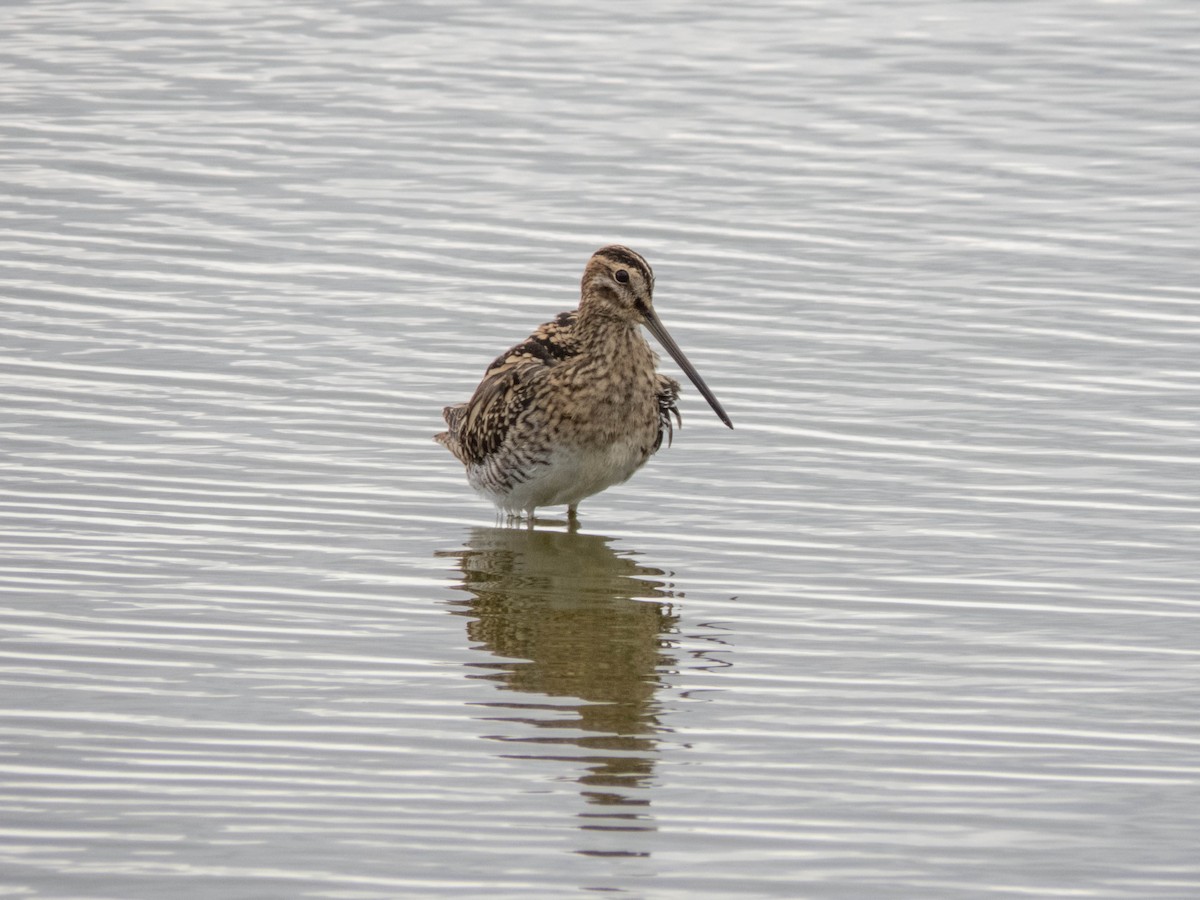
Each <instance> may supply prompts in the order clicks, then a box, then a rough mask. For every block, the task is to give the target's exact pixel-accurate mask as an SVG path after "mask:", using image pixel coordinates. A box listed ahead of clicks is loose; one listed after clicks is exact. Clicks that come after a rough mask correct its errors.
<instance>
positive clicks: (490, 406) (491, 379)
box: [436, 245, 733, 518]
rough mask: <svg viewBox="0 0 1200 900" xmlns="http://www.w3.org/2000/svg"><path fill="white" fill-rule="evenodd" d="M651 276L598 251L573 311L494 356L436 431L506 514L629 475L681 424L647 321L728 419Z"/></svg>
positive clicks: (611, 252)
mask: <svg viewBox="0 0 1200 900" xmlns="http://www.w3.org/2000/svg"><path fill="white" fill-rule="evenodd" d="M653 291H654V273H653V272H652V271H651V270H650V266H649V265H648V264H647V263H646V261H645V260H644V259H643V258H642V257H641V256H640V255H638V254H637V253H634V252H633V251H632V250H630V249H628V248H627V247H621V246H616V245H614V246H609V247H603V248H601V249H600V250H598V251H596V253H595V254H594V255H593V256H592V258H591V259H590V260H589V261H588V264H587V267H586V268H585V269H584V273H583V282H582V287H581V298H580V303H579V308H578V309H576V310H574V311H572V312H566V313H562V314H560V315H559V316H558V317H557V318H556V319H555V320H554V321H552V322H547V323H545V324H544V325H541V326H539V327H538V329H537V330H536V331H535V332H534V333H533V334H532V335H530V336H529V337H528V338H527V339H526V340H525V341H523V342H522V343H520V344H517V345H516V346H515V347H513V348H512V349H510V350H509V351H508V352H507V353H505V354H504V355H502V356H500V357H499V358H497V359H496V360H495V361H494V362H493V363H492V364H491V365H490V366H488V369H487V371H486V372H485V373H484V376H483V380H482V381H481V382H480V384H479V387H478V388H477V389H476V390H475V394H474V396H472V397H471V399H470V400H468V401H467V402H466V403H460V404H458V405H457V406H448V407H446V409H445V410H444V411H443V415H444V416H445V419H446V424H447V425H448V426H449V428H448V430H447V431H444V432H442V433H441V434H439V435H437V437H436V440H437V441H438V442H439V443H441V444H444V445H445V446H446V447H447V448H448V449H449V450H450V452H451V453H453V454H454V455H455V456H456V457H458V459H459V460H460V461H461V462H462V463H463V464H464V465H465V466H466V469H467V479H468V481H469V482H470V483H471V486H472V487H474V488H475V489H476V490H477V491H479V492H480V493H482V494H484V495H485V496H487V497H488V498H489V499H491V500H492V501H493V502H494V503H495V504H496V506H497V507H499V508H500V509H501V510H504V511H505V512H508V513H510V514H517V513H522V512H523V513H525V514H526V515H528V516H530V517H531V518H532V516H533V511H534V510H535V509H536V508H537V507H539V506H557V505H561V504H566V505H567V507H568V509H569V512H570V515H571V517H572V518H574V516H575V513H576V508H577V506H578V504H579V501H580V500H582V499H583V498H585V497H589V496H591V495H592V494H595V493H598V492H599V491H602V490H604V489H605V488H607V487H610V486H611V485H614V484H619V483H620V482H622V481H625V480H626V479H627V478H629V476H630V475H632V474H633V473H634V472H635V471H637V470H638V469H639V468H641V467H642V465H644V464H645V462H646V460H648V459H649V458H650V457H651V456H652V455H653V454H654V452H655V451H656V450H658V448H659V447H660V446H661V445H662V440H663V436H664V434H665V435H666V437H667V442H668V444H670V441H671V437H672V428H671V416H672V415H674V416H675V419H676V421H678V420H679V410H678V409H677V407H676V400H677V399H678V397H679V383H678V382H677V381H675V380H674V379H672V378H668V377H667V376H666V375H661V374H659V373H657V372H656V371H655V364H656V357H655V355H654V352H653V351H652V350H651V349H650V345H649V344H647V343H646V340H645V338H644V337H642V334H641V331H640V329H639V328H638V326H639V325H645V326H646V327H647V328H648V329H649V330H650V331H651V333H653V334H654V336H655V337H656V338H658V340H659V342H660V343H661V344H662V345H663V346H664V347H665V348H666V349H667V351H668V352H669V353H670V354H671V356H672V358H674V359H675V361H676V362H677V363H678V364H679V366H680V368H682V369H683V370H684V372H686V373H687V375H688V377H689V378H691V380H692V382H693V383H694V384H695V385H696V387H697V388H698V389H699V390H700V392H701V394H703V395H704V397H705V399H706V400H708V402H709V404H710V405H711V406H712V408H713V410H714V411H715V412H716V413H717V415H718V416H720V417H721V420H722V421H723V422H725V424H726V425H729V427H730V428H732V427H733V425H732V424H731V423H730V421H729V417H728V416H727V415H726V414H725V411H724V410H723V409H722V408H721V405H720V404H719V403H718V402H717V400H716V398H715V397H714V396H713V395H712V392H711V391H709V389H708V387H707V385H705V384H704V382H703V381H702V380H701V378H700V376H699V375H698V374H697V373H696V370H695V369H694V368H693V367H692V365H691V364H690V363H689V362H688V361H687V359H686V357H684V355H683V353H682V352H681V351H680V350H679V347H678V346H677V345H676V344H675V342H674V341H673V340H672V339H671V337H670V335H669V334H668V333H667V332H666V329H664V328H663V326H662V323H661V322H659V320H658V316H657V315H656V314H655V312H654V309H653V306H652V305H651V304H652V296H653Z"/></svg>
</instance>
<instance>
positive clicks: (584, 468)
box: [481, 441, 649, 513]
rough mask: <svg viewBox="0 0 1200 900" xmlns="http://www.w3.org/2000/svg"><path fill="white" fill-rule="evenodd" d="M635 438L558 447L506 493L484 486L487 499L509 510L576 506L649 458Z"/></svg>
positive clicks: (530, 511)
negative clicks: (600, 444) (601, 444)
mask: <svg viewBox="0 0 1200 900" xmlns="http://www.w3.org/2000/svg"><path fill="white" fill-rule="evenodd" d="M648 458H649V457H648V455H647V454H646V453H645V452H644V451H643V449H642V447H641V446H640V445H639V444H638V443H637V442H634V441H617V442H615V443H612V444H609V445H607V446H604V447H589V448H574V447H562V446H560V447H556V448H555V449H554V450H553V452H552V453H551V455H550V458H549V461H548V462H546V463H542V464H539V465H537V466H536V467H535V468H534V469H533V470H532V471H531V472H530V476H531V477H530V478H529V479H528V480H527V481H525V482H524V483H523V484H517V485H514V486H513V488H512V489H511V490H509V491H507V492H505V493H503V494H501V493H497V492H494V491H490V490H487V489H482V490H481V493H483V494H484V495H485V496H486V497H488V499H490V500H491V501H492V502H493V503H495V504H496V505H497V506H498V507H500V508H501V509H502V510H505V511H506V512H510V513H519V512H526V513H532V511H533V510H534V509H535V508H536V507H539V506H562V505H564V504H566V505H569V506H574V505H575V504H576V503H578V502H579V501H580V500H582V499H584V498H585V497H590V496H592V494H598V493H599V492H600V491H602V490H604V489H605V488H607V487H612V486H613V485H614V484H620V483H621V482H623V481H626V480H628V479H629V476H630V475H632V474H633V473H634V472H636V471H637V470H638V469H640V468H641V467H642V465H643V464H644V463H645V462H646V460H647V459H648Z"/></svg>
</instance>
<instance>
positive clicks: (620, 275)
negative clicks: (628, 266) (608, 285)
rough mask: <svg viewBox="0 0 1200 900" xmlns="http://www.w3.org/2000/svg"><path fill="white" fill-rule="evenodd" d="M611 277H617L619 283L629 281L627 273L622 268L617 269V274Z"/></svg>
mask: <svg viewBox="0 0 1200 900" xmlns="http://www.w3.org/2000/svg"><path fill="white" fill-rule="evenodd" d="M613 278H615V279H617V281H619V282H621V284H626V283H627V282H628V281H629V273H628V272H626V271H625V270H624V269H617V274H616V275H614V276H613Z"/></svg>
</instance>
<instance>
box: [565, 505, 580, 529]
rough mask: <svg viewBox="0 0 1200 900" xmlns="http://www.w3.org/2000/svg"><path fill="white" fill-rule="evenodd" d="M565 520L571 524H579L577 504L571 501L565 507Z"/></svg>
mask: <svg viewBox="0 0 1200 900" xmlns="http://www.w3.org/2000/svg"><path fill="white" fill-rule="evenodd" d="M567 521H568V522H570V523H571V524H572V525H578V524H579V504H578V503H572V504H571V505H570V506H568V507H567Z"/></svg>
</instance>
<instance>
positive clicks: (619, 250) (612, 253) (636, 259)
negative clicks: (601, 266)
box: [600, 246, 654, 284]
mask: <svg viewBox="0 0 1200 900" xmlns="http://www.w3.org/2000/svg"><path fill="white" fill-rule="evenodd" d="M600 254H601V255H602V256H603V257H604V258H605V259H608V260H611V261H612V262H615V263H616V264H617V265H620V266H626V267H627V268H630V269H636V270H637V272H638V274H640V275H641V276H642V279H643V280H644V281H646V282H647V283H650V284H653V282H654V273H653V272H651V271H650V267H649V266H648V265H646V261H645V260H644V259H642V258H641V257H640V256H638V255H637V254H636V253H634V252H633V251H632V250H628V249H626V248H625V247H616V246H613V247H605V248H604V249H603V250H601V251H600Z"/></svg>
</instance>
